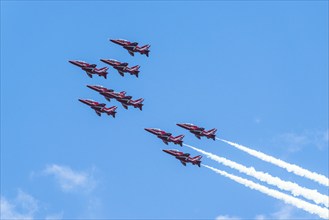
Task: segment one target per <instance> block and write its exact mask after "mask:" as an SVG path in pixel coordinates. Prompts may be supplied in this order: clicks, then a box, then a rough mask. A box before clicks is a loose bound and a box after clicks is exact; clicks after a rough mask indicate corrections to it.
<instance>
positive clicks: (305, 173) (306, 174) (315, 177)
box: [216, 138, 329, 186]
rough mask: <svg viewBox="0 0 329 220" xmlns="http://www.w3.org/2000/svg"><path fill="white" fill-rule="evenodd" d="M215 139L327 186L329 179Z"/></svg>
mask: <svg viewBox="0 0 329 220" xmlns="http://www.w3.org/2000/svg"><path fill="white" fill-rule="evenodd" d="M216 139H217V140H220V141H223V142H225V143H227V144H229V145H231V146H233V147H236V148H237V149H239V150H242V151H244V152H246V153H248V154H250V155H252V156H254V157H257V158H259V159H261V160H263V161H266V162H269V163H272V164H274V165H276V166H279V167H281V168H284V169H286V170H287V171H288V172H293V173H294V174H296V175H298V176H302V177H305V178H308V179H311V180H313V181H315V182H317V183H320V184H322V185H324V186H329V179H328V178H327V177H326V176H324V175H322V174H318V173H315V172H311V171H309V170H306V169H304V168H302V167H299V166H297V165H295V164H290V163H287V162H285V161H283V160H280V159H277V158H275V157H272V156H269V155H267V154H264V153H262V152H259V151H256V150H253V149H250V148H248V147H245V146H242V145H239V144H236V143H233V142H231V141H227V140H223V139H219V138H216Z"/></svg>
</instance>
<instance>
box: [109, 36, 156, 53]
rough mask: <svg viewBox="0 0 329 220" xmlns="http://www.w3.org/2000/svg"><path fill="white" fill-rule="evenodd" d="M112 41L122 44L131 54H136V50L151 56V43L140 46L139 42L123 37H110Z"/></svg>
mask: <svg viewBox="0 0 329 220" xmlns="http://www.w3.org/2000/svg"><path fill="white" fill-rule="evenodd" d="M110 41H112V42H113V43H115V44H119V45H120V46H122V47H123V48H125V49H126V50H128V53H129V54H130V55H131V56H134V52H138V53H140V54H145V55H146V56H147V57H148V56H149V52H150V50H149V48H150V47H151V45H149V44H146V45H144V46H142V47H139V46H138V43H137V42H129V41H127V40H122V39H118V40H111V39H110Z"/></svg>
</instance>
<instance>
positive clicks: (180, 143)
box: [173, 135, 185, 147]
mask: <svg viewBox="0 0 329 220" xmlns="http://www.w3.org/2000/svg"><path fill="white" fill-rule="evenodd" d="M184 137H185V136H184V135H178V136H177V137H174V138H173V139H174V142H175V143H177V144H179V145H180V146H181V147H182V146H183V138H184Z"/></svg>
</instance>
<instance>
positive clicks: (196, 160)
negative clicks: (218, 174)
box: [162, 150, 202, 167]
mask: <svg viewBox="0 0 329 220" xmlns="http://www.w3.org/2000/svg"><path fill="white" fill-rule="evenodd" d="M162 151H164V152H166V153H168V154H170V155H173V156H174V157H176V159H178V160H180V162H181V163H182V164H183V165H184V166H186V163H191V164H193V165H198V167H200V164H201V158H202V156H200V155H199V156H195V157H190V154H189V153H183V152H180V151H178V150H162Z"/></svg>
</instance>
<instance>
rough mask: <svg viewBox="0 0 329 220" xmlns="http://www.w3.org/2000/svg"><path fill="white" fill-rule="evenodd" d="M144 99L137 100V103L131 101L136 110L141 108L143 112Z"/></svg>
mask: <svg viewBox="0 0 329 220" xmlns="http://www.w3.org/2000/svg"><path fill="white" fill-rule="evenodd" d="M143 101H144V99H143V98H140V99H137V100H135V101H131V103H132V104H133V105H134V107H135V108H139V109H140V110H141V111H142V108H143Z"/></svg>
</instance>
